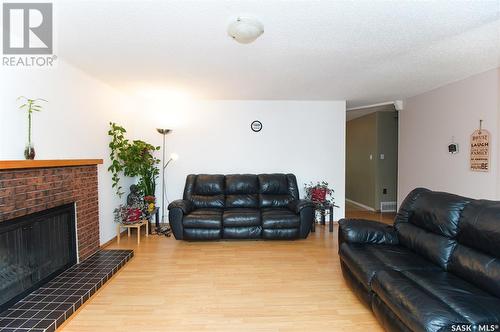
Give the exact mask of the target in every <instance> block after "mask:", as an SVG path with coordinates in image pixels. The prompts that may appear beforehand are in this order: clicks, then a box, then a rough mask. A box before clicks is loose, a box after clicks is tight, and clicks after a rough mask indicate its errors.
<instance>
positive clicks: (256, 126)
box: [250, 120, 262, 133]
mask: <svg viewBox="0 0 500 332" xmlns="http://www.w3.org/2000/svg"><path fill="white" fill-rule="evenodd" d="M250 128H252V130H253V131H254V132H256V133H258V132H259V131H261V130H262V122H260V121H259V120H255V121H254V122H252V124H251V125H250Z"/></svg>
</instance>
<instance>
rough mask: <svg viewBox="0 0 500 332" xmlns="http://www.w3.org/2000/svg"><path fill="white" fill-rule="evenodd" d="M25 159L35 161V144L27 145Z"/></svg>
mask: <svg viewBox="0 0 500 332" xmlns="http://www.w3.org/2000/svg"><path fill="white" fill-rule="evenodd" d="M24 158H26V160H33V159H35V146H34V145H33V143H28V144H26V147H25V148H24Z"/></svg>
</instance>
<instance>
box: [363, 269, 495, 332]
mask: <svg viewBox="0 0 500 332" xmlns="http://www.w3.org/2000/svg"><path fill="white" fill-rule="evenodd" d="M372 290H373V291H374V292H375V294H376V295H377V296H379V297H380V298H381V299H382V301H383V302H384V303H385V304H386V305H387V306H388V307H389V308H391V309H392V311H393V312H394V313H395V314H396V315H397V316H398V317H399V319H401V320H402V321H403V322H404V323H405V324H406V325H407V326H408V327H410V328H411V329H412V330H422V331H423V330H426V331H439V330H440V329H446V328H450V325H452V324H457V323H471V324H477V323H486V322H496V321H499V320H500V299H498V298H495V297H493V296H491V295H490V294H488V293H485V292H483V291H482V290H480V289H479V288H477V287H475V286H474V285H472V284H469V283H467V282H466V281H464V280H462V279H460V278H458V277H456V276H455V275H453V274H451V273H448V272H444V271H441V272H436V271H432V272H429V271H403V272H398V271H381V272H380V273H377V275H376V276H375V278H374V279H373V281H372Z"/></svg>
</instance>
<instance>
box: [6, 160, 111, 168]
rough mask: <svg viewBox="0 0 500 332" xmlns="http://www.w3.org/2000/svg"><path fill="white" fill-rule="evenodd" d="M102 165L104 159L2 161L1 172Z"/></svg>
mask: <svg viewBox="0 0 500 332" xmlns="http://www.w3.org/2000/svg"><path fill="white" fill-rule="evenodd" d="M99 164H102V159H55V160H0V171H1V170H12V169H28V168H51V167H69V166H88V165H99Z"/></svg>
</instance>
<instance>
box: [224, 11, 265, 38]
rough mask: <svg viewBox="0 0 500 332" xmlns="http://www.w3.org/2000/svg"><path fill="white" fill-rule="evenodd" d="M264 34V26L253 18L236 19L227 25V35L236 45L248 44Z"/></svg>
mask: <svg viewBox="0 0 500 332" xmlns="http://www.w3.org/2000/svg"><path fill="white" fill-rule="evenodd" d="M263 33H264V25H262V23H260V22H259V21H258V20H256V19H254V18H248V17H238V18H237V19H236V21H234V22H232V23H231V24H229V27H228V28H227V34H228V35H229V37H231V38H233V39H234V40H236V41H237V42H238V43H242V44H249V43H251V42H253V41H254V40H255V39H257V38H259V36H260V35H262V34H263Z"/></svg>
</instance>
